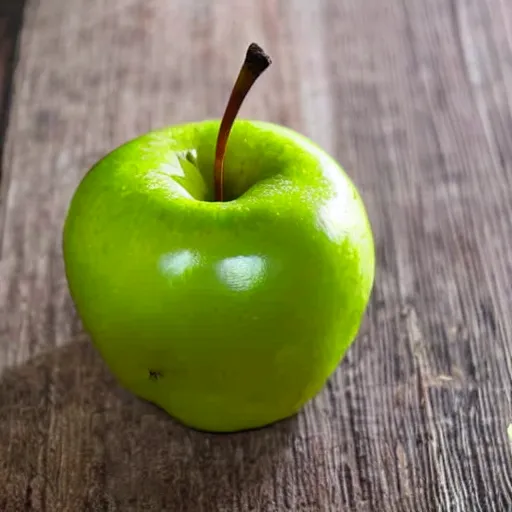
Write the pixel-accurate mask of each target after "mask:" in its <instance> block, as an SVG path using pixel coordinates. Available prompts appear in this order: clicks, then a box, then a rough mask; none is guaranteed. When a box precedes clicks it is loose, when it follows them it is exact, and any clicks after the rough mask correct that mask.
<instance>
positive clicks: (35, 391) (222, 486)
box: [0, 0, 512, 512]
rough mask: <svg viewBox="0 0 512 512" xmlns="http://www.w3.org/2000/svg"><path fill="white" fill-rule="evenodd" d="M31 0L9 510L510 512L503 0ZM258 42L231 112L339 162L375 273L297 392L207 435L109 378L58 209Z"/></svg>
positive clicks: (12, 247)
mask: <svg viewBox="0 0 512 512" xmlns="http://www.w3.org/2000/svg"><path fill="white" fill-rule="evenodd" d="M22 4H23V2H21V1H16V0H1V2H0V93H1V99H2V105H1V109H0V112H1V115H0V120H1V121H0V126H2V131H0V136H1V146H2V151H3V153H2V154H3V157H2V174H1V204H0V207H1V210H0V242H1V246H0V247H1V263H0V283H1V286H0V371H1V374H0V510H1V511H9V512H10V511H13V512H17V511H22V510H38V511H39V510H41V511H48V512H59V511H73V512H76V511H82V510H84V511H85V510H95V511H96V510H98V511H99V510H119V511H131V510H141V511H163V510H168V511H173V512H174V511H231V510H236V511H285V510H290V511H302V510H304V511H328V512H330V511H333V512H334V511H372V512H400V511H404V512H410V511H412V512H421V511H446V512H448V511H450V512H451V511H453V512H455V511H457V512H458V511H460V512H504V511H511V510H512V449H511V448H512V447H511V444H512V441H509V440H508V437H507V426H508V425H509V424H510V423H512V321H511V319H510V316H509V315H510V313H511V307H512V108H511V105H512V2H510V1H509V0H478V1H477V0H429V1H428V2H427V1H425V0H389V1H381V0H365V1H349V0H328V1H327V0H326V1H321V0H317V1H313V0H282V1H278V0H259V1H257V2H256V1H253V2H244V1H242V0H240V1H236V0H232V1H230V0H220V1H216V2H213V1H211V0H109V1H108V2H107V1H105V0H28V1H27V3H26V5H25V6H23V5H22ZM23 8H24V9H23ZM22 9H23V18H21V14H22ZM22 20H23V22H22ZM252 40H255V41H257V42H259V43H260V44H261V45H262V46H263V47H264V48H265V49H266V50H267V51H268V52H269V53H270V54H271V55H272V57H273V61H274V64H273V66H272V67H271V68H270V70H269V71H267V72H266V74H265V75H264V76H263V77H262V78H261V79H260V81H259V82H258V84H257V86H256V88H255V90H254V91H253V92H252V93H251V95H250V96H249V97H248V99H247V103H246V104H245V106H244V107H243V113H242V115H243V116H244V117H255V118H260V119H265V120H270V121H275V122H278V123H283V124H286V125H288V126H290V127H292V128H295V129H297V130H299V131H302V132H303V133H305V134H306V135H308V136H310V137H311V138H312V139H314V140H315V141H316V142H318V143H319V144H321V145H322V146H324V147H325V148H326V149H327V150H328V151H329V152H331V153H332V154H333V155H334V156H335V157H336V158H338V159H339V160H340V162H342V163H343V165H344V166H345V168H346V169H347V171H348V172H349V174H350V175H351V176H352V177H353V179H354V181H355V182H356V184H357V185H358V186H359V188H360V190H361V193H362V195H363V197H364V200H365V202H366V204H367V207H368V211H369V215H370V217H371V221H372V224H373V228H374V232H375V238H376V247H377V257H378V274H377V279H376V283H375V289H374V293H373V297H372V302H371V305H370V307H369V310H368V314H367V316H366V318H365V322H364V325H363V327H362V329H361V332H360V335H359V337H358V340H357V342H356V343H355V344H354V345H353V348H351V350H350V351H349V354H348V355H347V357H346V358H345V359H344V361H343V362H342V363H341V364H340V366H339V368H338V370H337V372H336V373H335V375H334V376H333V377H332V379H330V381H329V383H328V385H327V386H326V387H325V389H324V390H323V391H322V393H321V394H320V395H319V396H318V397H317V398H316V399H315V400H314V401H312V403H310V404H309V405H308V406H307V407H306V408H305V409H304V411H303V412H301V413H300V414H299V415H298V416H297V417H295V418H293V419H291V420H288V421H284V422H282V423H279V424H277V425H275V426H273V427H270V428H266V429H263V430H259V431H255V432H246V433H240V434H236V435H224V436H220V435H208V434H203V433H198V432H195V431H191V430H188V429H186V428H184V427H182V426H180V425H178V424H176V423H175V422H174V421H173V420H171V419H170V418H168V417H167V416H166V415H165V414H163V413H161V412H159V411H158V410H156V408H154V407H153V406H151V405H149V404H146V403H143V402H142V401H140V400H138V399H136V398H134V397H133V396H131V395H130V394H129V393H127V392H125V391H123V390H121V389H120V388H119V387H118V386H117V385H116V383H115V381H114V380H113V378H112V376H111V375H110V374H109V372H108V371H107V369H106V368H105V366H104V364H103V363H102V361H101V360H100V358H99V356H98V355H97V353H96V352H95V351H94V350H93V349H92V348H91V345H90V342H89V340H88V338H87V336H86V335H85V334H84V333H83V331H82V328H81V325H80V322H79V320H78V318H77V315H76V313H75V312H74V309H73V306H72V303H71V300H70V297H69V294H68V289H67V285H66V281H65V278H64V274H63V264H62V258H61V245H60V240H61V227H62V222H63V218H64V215H65V211H66V208H67V205H68V202H69V199H70V197H71V194H72V192H73V190H74V188H75V187H76V185H77V183H78V181H79V179H80V178H81V177H82V176H83V175H84V173H85V172H86V170H87V169H88V167H89V166H90V165H91V164H92V163H94V162H95V161H96V160H97V159H98V158H99V157H100V156H102V155H103V154H105V153H106V152H107V151H109V150H110V149H112V148H113V147H115V146H117V145H118V144H120V143H122V142H124V141H125V140H126V139H128V138H131V137H133V136H135V135H137V134H140V133H142V132H144V131H146V130H148V129H150V128H154V127H160V126H163V125H165V124H172V123H177V122H184V121H188V120H196V119H203V118H205V117H218V116H220V115H221V114H222V111H223V109H224V106H225V103H226V100H227V96H228V94H229V91H230V88H231V85H232V82H233V79H234V77H235V75H236V72H237V71H238V67H239V65H240V62H241V59H242V57H243V53H244V52H245V48H246V45H247V44H248V43H249V42H251V41H252ZM16 41H17V43H16V44H15V42H16ZM14 63H15V64H16V65H15V66H13V64H14ZM11 78H12V87H11ZM3 127H6V130H4V129H3Z"/></svg>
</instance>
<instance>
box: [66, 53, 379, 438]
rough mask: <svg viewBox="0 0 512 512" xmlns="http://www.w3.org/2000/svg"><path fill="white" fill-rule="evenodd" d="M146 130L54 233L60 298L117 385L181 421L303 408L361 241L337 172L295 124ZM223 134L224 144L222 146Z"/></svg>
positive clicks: (329, 343) (247, 77) (349, 186)
mask: <svg viewBox="0 0 512 512" xmlns="http://www.w3.org/2000/svg"><path fill="white" fill-rule="evenodd" d="M269 63H270V59H269V58H268V57H267V56H266V55H265V53H264V52H263V50H261V48H260V47H259V46H257V45H256V44H252V45H250V47H249V49H248V51H247V55H246V60H245V62H244V64H243V66H242V68H241V70H240V73H239V76H238V79H237V81H236V83H235V86H234V88H233V91H232V93H231V96H230V99H229V102H228V105H227V107H226V111H225V114H224V117H223V118H222V121H221V122H219V121H217V120H207V121H204V122H192V123H190V124H183V125H177V126H171V127H167V128H163V129H157V130H154V131H151V132H150V133H146V134H144V135H141V136H140V137H137V138H135V139H134V140H131V141H128V142H127V143H126V144H124V145H122V146H121V147H119V148H117V149H115V150H114V151H112V152H111V153H109V154H108V155H106V156H105V157H104V158H102V159H101V160H100V161H99V162H98V163H97V164H95V165H94V166H93V167H92V168H91V169H90V170H89V171H88V172H87V174H86V175H85V177H84V178H83V179H82V181H81V182H80V184H79V185H78V187H77V189H76V191H75V193H74V195H73V197H72V199H71V203H70V206H69V210H68V213H67V217H66V220H65V224H64V229H63V256H64V263H65V270H66V277H67V280H68V284H69V289H70V293H71V296H72V298H73V301H74V304H75V306H76V309H77V311H78V314H79V316H80V318H81V319H82V323H83V325H84V328H85V329H86V331H87V332H88V333H89V334H90V336H91V339H92V342H93V343H94V345H95V347H96V348H97V350H98V352H99V354H100V355H101V357H102V358H103V359H104V360H105V362H106V364H107V366H108V368H109V369H110V371H111V372H112V374H113V375H115V377H116V378H117V379H118V382H119V383H120V384H121V385H122V386H124V387H125V388H126V389H128V390H129V391H130V392H132V393H133V394H134V395H136V396H138V397H140V398H142V399H145V400H147V401H150V402H152V403H154V404H156V405H157V406H159V407H160V408H162V409H164V410H165V411H167V413H169V414H170V415H171V416H172V417H174V418H176V419H177V420H179V421H180V422H182V423H184V424H185V425H188V426H190V427H192V428H194V429H198V430H203V431H212V432H232V431H238V430H246V429H252V428H257V427H262V426H265V425H268V424H271V423H274V422H276V421H279V420H281V419H284V418H286V417H289V416H291V415H294V414H296V413H297V412H298V411H300V410H301V408H302V407H303V405H304V404H306V403H307V402H308V401H309V400H310V399H312V398H313V397H314V396H315V395H316V394H317V393H318V392H319V391H320V390H321V389H322V387H323V386H324V384H325V383H326V381H327V379H328V378H329V376H330V375H331V374H332V372H333V371H334V370H335V368H336V366H337V365H338V363H339V362H340V360H341V359H342V357H343V355H344V354H345V351H346V350H347V348H348V347H349V346H350V345H351V343H352V342H353V341H354V339H355V338H356V335H357V333H358V330H359V327H360V323H361V320H362V317H363V315H364V313H365V310H366V307H367V304H368V301H369V298H370V295H371V291H372V287H373V280H374V265H375V258H374V241H373V236H372V230H371V227H370V223H369V220H368V217H367V213H366V210H365V207H364V204H363V201H362V199H361V197H360V195H359V193H358V191H357V189H356V187H355V185H354V183H353V182H352V181H351V180H350V178H349V177H348V175H347V174H346V173H345V172H344V170H343V169H342V168H341V167H340V166H339V164H338V163H337V162H336V161H335V160H333V158H331V157H330V156H329V155H328V154H327V153H326V152H324V151H323V150H322V149H321V148H320V147H318V146H317V145H316V144H315V143H313V142H312V141H311V140H309V139H308V138H306V137H305V136H303V135H301V134H299V133H297V132H295V131H293V130H291V129H289V128H285V127H283V126H278V125H275V124H272V123H268V122H263V121H250V120H237V121H236V122H235V117H236V115H237V112H238V110H239V107H240V105H241V103H242V100H243V98H244V97H245V94H246V93H247V91H248V90H249V89H250V87H251V85H252V84H253V83H254V82H255V81H256V79H257V77H258V76H259V74H260V73H261V72H262V71H263V70H264V69H265V68H266V67H267V66H268V65H269ZM228 136H229V144H228Z"/></svg>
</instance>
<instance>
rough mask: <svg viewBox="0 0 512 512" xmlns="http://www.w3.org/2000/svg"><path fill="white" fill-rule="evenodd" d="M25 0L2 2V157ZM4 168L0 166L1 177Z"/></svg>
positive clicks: (0, 118)
mask: <svg viewBox="0 0 512 512" xmlns="http://www.w3.org/2000/svg"><path fill="white" fill-rule="evenodd" d="M24 3H25V2H24V0H3V1H2V3H1V4H0V159H1V155H2V153H1V149H2V147H3V142H4V138H5V130H6V127H7V121H8V118H9V106H10V100H11V84H12V74H13V71H14V61H15V49H16V42H17V36H18V33H19V30H20V28H21V18H22V13H23V6H24ZM1 175H2V168H1V167H0V179H1Z"/></svg>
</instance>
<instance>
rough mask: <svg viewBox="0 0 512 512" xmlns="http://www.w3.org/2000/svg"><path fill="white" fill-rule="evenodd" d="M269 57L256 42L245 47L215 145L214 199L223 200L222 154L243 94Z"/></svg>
mask: <svg viewBox="0 0 512 512" xmlns="http://www.w3.org/2000/svg"><path fill="white" fill-rule="evenodd" d="M271 63H272V61H271V60H270V57H269V56H268V55H267V54H266V53H265V52H264V51H263V50H262V49H261V47H260V46H258V45H257V44H256V43H251V44H250V45H249V48H248V49H247V53H246V55H245V60H244V63H243V64H242V67H241V69H240V72H239V74H238V77H237V79H236V82H235V85H234V86H233V90H232V91H231V95H230V97H229V101H228V104H227V106H226V110H225V111H224V115H223V116H222V121H221V123H220V128H219V135H218V138H217V147H216V150H215V167H214V188H215V200H216V201H221V202H222V201H223V200H224V156H225V154H226V145H227V141H228V137H229V134H230V132H231V128H232V126H233V123H234V121H235V118H236V116H237V114H238V111H239V110H240V106H241V105H242V102H243V101H244V98H245V96H246V95H247V93H248V92H249V90H250V89H251V87H252V86H253V84H254V82H256V80H257V78H258V77H259V76H260V75H261V74H262V73H263V71H265V69H267V68H268V66H270V64H271Z"/></svg>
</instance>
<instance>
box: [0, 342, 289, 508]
mask: <svg viewBox="0 0 512 512" xmlns="http://www.w3.org/2000/svg"><path fill="white" fill-rule="evenodd" d="M297 425H298V419H297V417H293V418H290V419H288V420H284V421H281V422H279V423H276V424H274V425H271V426H268V427H265V428H263V429H259V430H252V431H247V432H240V433H235V434H210V433H205V432H198V431H195V430H191V429H189V428H187V427H185V426H183V425H181V424H179V423H178V422H176V421H175V420H173V419H172V418H170V417H169V416H168V415H167V414H166V413H165V412H163V411H161V410H160V409H158V408H157V407H155V406H153V405H152V404H149V403H147V402H144V401H142V400H140V399H138V398H136V397H135V396H133V395H131V394H130V393H128V392H126V391H124V390H123V389H121V388H120V387H119V386H118V384H117V383H116V381H115V379H114V378H113V376H112V375H111V374H110V372H109V371H108V369H107V368H106V366H105V365H104V363H103V362H102V360H101V359H100V357H99V355H98V354H97V352H96V351H95V349H94V348H93V347H92V345H91V344H90V342H89V341H88V339H87V338H86V337H85V336H82V337H81V338H80V339H79V340H77V341H74V342H72V343H71V344H69V345H67V346H64V347H61V348H56V349H54V350H52V351H49V352H47V353H44V354H42V355H40V356H38V357H35V358H34V359H32V360H30V361H28V362H27V363H25V364H23V365H21V366H17V367H11V368H6V369H4V370H3V372H2V373H0V440H1V442H0V510H24V509H36V510H40V509H46V510H123V511H126V510H148V511H149V510H159V511H161V510H172V511H188V510H190V511H193V510H264V509H268V506H269V504H271V503H273V499H274V498H273V493H274V489H275V487H276V485H279V483H278V482H277V483H276V482H275V478H276V474H277V473H279V474H281V475H284V478H286V474H289V473H290V472H293V471H294V470H293V467H294V454H293V452H294V447H293V444H294V441H295V439H296V430H297Z"/></svg>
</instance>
